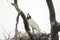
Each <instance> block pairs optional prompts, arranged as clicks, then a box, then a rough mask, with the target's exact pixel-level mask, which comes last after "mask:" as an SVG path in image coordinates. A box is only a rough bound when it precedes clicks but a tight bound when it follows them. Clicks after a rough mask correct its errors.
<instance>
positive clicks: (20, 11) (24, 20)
mask: <svg viewBox="0 0 60 40" xmlns="http://www.w3.org/2000/svg"><path fill="white" fill-rule="evenodd" d="M11 4H13V5H14V7H15V9H16V10H17V11H18V15H17V18H16V27H17V24H18V22H19V16H20V15H21V17H22V18H23V22H24V26H25V30H26V32H27V33H28V35H29V37H30V38H31V40H34V38H33V36H32V34H31V33H30V29H29V24H28V21H27V19H26V16H25V14H24V13H23V11H22V10H21V9H19V7H18V4H17V0H14V3H11Z"/></svg>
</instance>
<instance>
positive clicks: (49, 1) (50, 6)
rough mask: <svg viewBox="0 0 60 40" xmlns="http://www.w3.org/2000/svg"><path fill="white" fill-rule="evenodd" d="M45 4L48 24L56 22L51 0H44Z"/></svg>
mask: <svg viewBox="0 0 60 40" xmlns="http://www.w3.org/2000/svg"><path fill="white" fill-rule="evenodd" d="M46 2H47V5H48V8H49V12H50V22H53V21H56V17H55V10H54V6H53V3H52V0H46Z"/></svg>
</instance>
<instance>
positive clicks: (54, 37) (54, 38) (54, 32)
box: [46, 0, 60, 40]
mask: <svg viewBox="0 0 60 40" xmlns="http://www.w3.org/2000/svg"><path fill="white" fill-rule="evenodd" d="M46 2H47V5H48V8H49V12H50V23H51V40H59V36H58V32H59V31H60V23H59V22H57V21H56V17H55V10H54V7H53V3H52V0H46Z"/></svg>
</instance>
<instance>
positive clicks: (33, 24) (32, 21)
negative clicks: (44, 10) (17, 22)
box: [28, 19, 40, 31]
mask: <svg viewBox="0 0 60 40" xmlns="http://www.w3.org/2000/svg"><path fill="white" fill-rule="evenodd" d="M28 22H29V25H30V26H31V27H32V28H33V29H35V30H37V31H40V28H39V26H38V24H37V23H36V22H35V21H34V20H33V19H29V20H28Z"/></svg>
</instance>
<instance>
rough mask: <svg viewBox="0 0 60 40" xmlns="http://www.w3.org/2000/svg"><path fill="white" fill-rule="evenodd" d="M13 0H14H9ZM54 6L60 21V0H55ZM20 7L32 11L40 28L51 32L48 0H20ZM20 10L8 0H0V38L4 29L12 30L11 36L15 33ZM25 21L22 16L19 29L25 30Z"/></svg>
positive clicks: (25, 10)
mask: <svg viewBox="0 0 60 40" xmlns="http://www.w3.org/2000/svg"><path fill="white" fill-rule="evenodd" d="M9 1H10V2H13V0H9ZM53 4H54V8H55V11H56V19H57V21H58V22H60V17H59V16H60V11H59V10H60V0H53ZM18 5H19V8H20V9H21V10H22V11H23V12H24V13H25V15H26V16H27V13H30V15H31V16H32V18H33V19H34V20H35V21H36V23H37V24H38V25H39V27H40V29H41V30H43V31H45V32H47V33H50V28H51V27H50V21H49V10H48V6H47V3H46V0H18ZM17 14H18V12H17V11H16V10H15V8H14V6H12V5H11V4H10V3H8V2H7V0H0V35H1V36H0V38H2V37H3V34H2V33H3V29H5V30H6V31H7V33H10V32H11V36H12V35H13V34H14V32H13V31H14V29H15V24H16V16H17ZM23 26H24V25H23V21H22V18H21V17H20V19H19V24H18V30H19V31H22V30H23V31H24V27H23Z"/></svg>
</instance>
